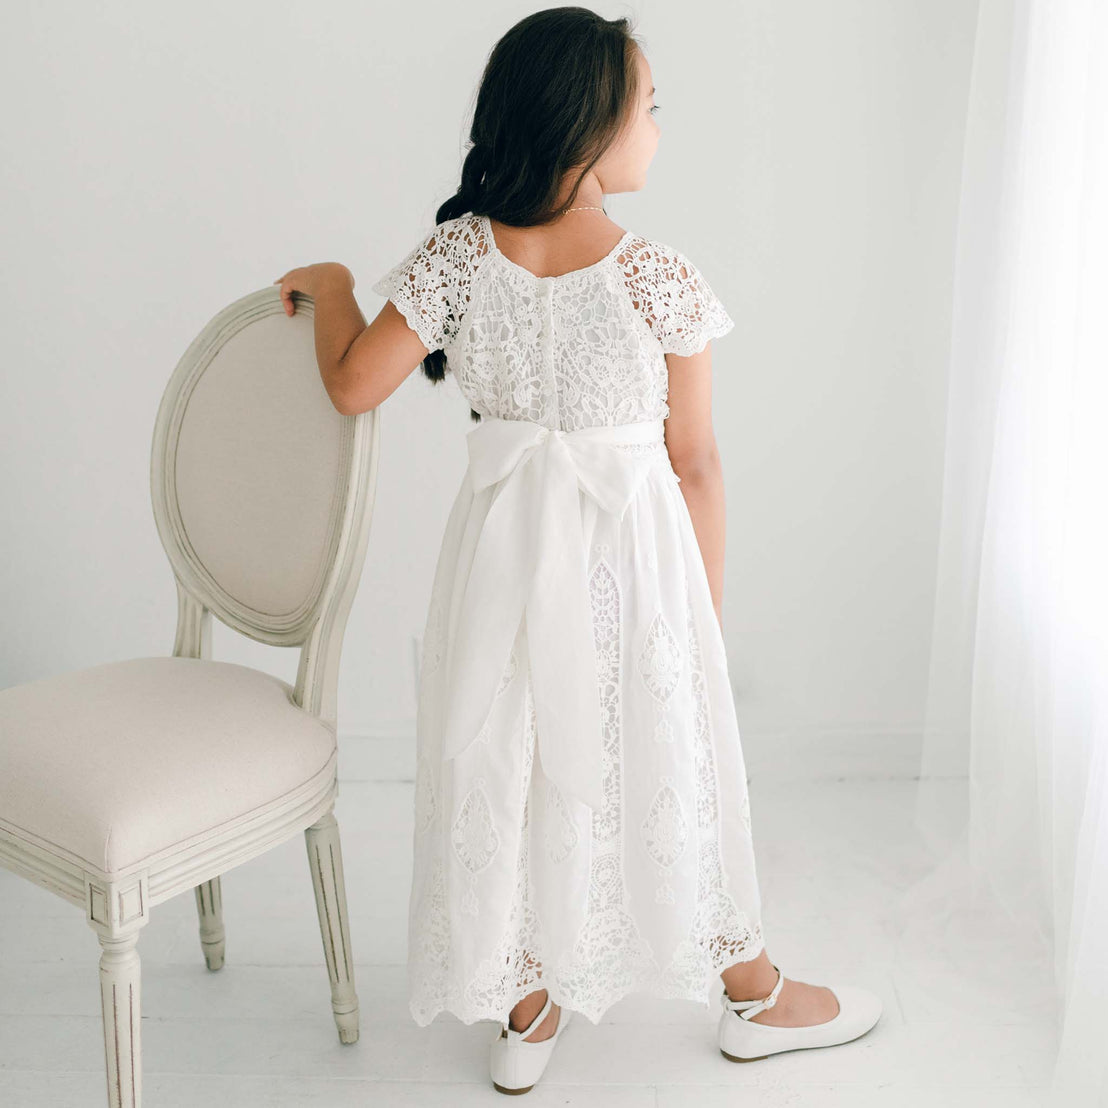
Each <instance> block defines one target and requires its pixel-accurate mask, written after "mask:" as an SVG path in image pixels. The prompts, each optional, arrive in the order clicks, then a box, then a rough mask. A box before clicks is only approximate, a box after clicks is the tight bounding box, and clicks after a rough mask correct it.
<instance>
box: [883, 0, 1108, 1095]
mask: <svg viewBox="0 0 1108 1108" xmlns="http://www.w3.org/2000/svg"><path fill="white" fill-rule="evenodd" d="M1106 582H1108V4H1106V3H1104V0H981V4H980V14H979V22H978V29H977V39H976V46H975V56H974V72H973V80H972V87H971V98H970V107H969V116H968V120H967V131H966V147H965V165H964V176H963V182H962V199H961V209H960V214H959V227H958V249H957V274H956V280H955V313H954V333H953V345H952V350H951V359H950V387H949V400H948V425H947V442H946V464H945V477H944V487H943V511H942V532H941V538H940V551H939V564H938V574H937V592H936V600H935V619H934V639H933V647H932V660H931V674H930V686H929V697H928V712H927V725H926V730H925V735H924V741H923V750H922V762H921V767H920V773H921V779H920V786H919V793H918V805H917V811H916V818H917V825H918V827H919V828H920V830H921V831H922V832H923V833H924V836H925V839H926V841H927V843H928V844H929V846H930V849H931V851H932V855H933V857H932V862H931V868H930V869H929V870H928V871H927V872H925V873H924V874H923V875H922V876H921V877H920V879H919V880H917V881H916V882H915V884H914V885H913V886H912V887H911V888H910V889H909V891H908V894H907V895H906V896H905V898H904V900H903V901H902V903H901V904H900V911H901V916H900V923H901V931H900V946H899V954H898V958H900V959H902V972H908V971H907V970H905V969H904V967H915V969H914V970H911V971H910V972H917V978H918V980H916V981H915V982H913V983H912V984H913V985H914V986H915V987H917V988H918V989H919V990H920V993H921V995H926V996H928V997H930V998H933V999H934V1001H935V1009H936V1013H937V1015H938V1018H941V1013H942V1011H943V1010H944V1006H945V1010H946V1011H948V1012H949V1013H950V1014H951V1016H952V1017H956V1018H959V1019H961V1018H963V1017H967V1016H968V1018H970V1019H971V1020H972V1019H975V1018H979V1019H981V1020H982V1021H986V1022H990V1023H994V1024H995V1023H997V1022H1012V1023H1019V1022H1024V1021H1026V1022H1027V1023H1028V1024H1030V1023H1031V1022H1032V1021H1035V1020H1039V1019H1041V1018H1042V1016H1043V1015H1044V1013H1045V1014H1046V1015H1047V1017H1048V1020H1047V1026H1048V1028H1049V1030H1050V1031H1051V1032H1052V1038H1051V1041H1050V1043H1049V1046H1050V1048H1051V1049H1052V1050H1055V1051H1056V1054H1055V1055H1054V1057H1055V1058H1056V1062H1055V1064H1054V1070H1053V1075H1051V1074H1050V1073H1047V1074H1045V1075H1043V1074H1040V1073H1031V1072H1029V1073H1027V1074H1026V1075H1023V1076H1024V1077H1025V1079H1026V1080H1028V1081H1036V1080H1044V1081H1046V1082H1048V1083H1050V1084H1051V1089H1052V1095H1051V1097H1050V1103H1051V1104H1052V1105H1054V1104H1057V1105H1059V1106H1060V1105H1062V1104H1065V1105H1066V1106H1067V1108H1085V1106H1089V1105H1108V764H1106V763H1108V583H1106ZM920 967H923V968H922V969H920ZM998 1005H1000V1007H998ZM1051 1014H1053V1015H1054V1016H1055V1020H1054V1026H1053V1027H1051V1026H1050V1020H1049V1017H1050V1016H1051ZM1018 1076H1019V1075H1017V1077H1018Z"/></svg>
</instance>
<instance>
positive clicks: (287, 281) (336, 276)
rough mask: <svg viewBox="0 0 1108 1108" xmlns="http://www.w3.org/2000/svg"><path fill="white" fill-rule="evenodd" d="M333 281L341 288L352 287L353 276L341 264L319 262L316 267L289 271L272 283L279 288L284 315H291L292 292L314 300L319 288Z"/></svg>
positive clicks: (293, 309)
mask: <svg viewBox="0 0 1108 1108" xmlns="http://www.w3.org/2000/svg"><path fill="white" fill-rule="evenodd" d="M335 281H337V282H339V283H340V284H342V285H343V287H347V288H351V289H353V287H354V275H353V274H352V273H351V272H350V270H349V269H347V268H346V266H344V265H343V264H342V263H341V262H320V263H318V264H317V265H305V266H301V267H300V268H299V269H290V270H289V271H288V273H286V274H285V275H284V277H278V278H277V280H276V281H274V282H273V283H274V284H275V285H280V286H281V302H282V303H283V304H284V306H285V315H292V314H293V312H294V311H295V310H296V309H295V308H294V307H293V304H292V294H293V293H294V292H302V293H304V295H305V296H310V297H311V298H312V299H313V300H314V299H316V297H317V296H318V295H319V290H320V289H321V288H323V287H324V286H326V285H328V284H330V283H332V282H335Z"/></svg>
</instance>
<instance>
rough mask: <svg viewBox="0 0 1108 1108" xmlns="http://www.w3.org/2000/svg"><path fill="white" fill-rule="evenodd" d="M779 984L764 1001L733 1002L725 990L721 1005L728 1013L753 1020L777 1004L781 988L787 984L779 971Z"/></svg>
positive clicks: (722, 994) (721, 996) (721, 995)
mask: <svg viewBox="0 0 1108 1108" xmlns="http://www.w3.org/2000/svg"><path fill="white" fill-rule="evenodd" d="M773 968H774V969H775V970H777V984H776V985H774V986H773V992H771V993H770V994H769V996H767V997H764V998H763V999H762V1000H732V999H731V998H730V997H729V996H728V995H727V990H726V989H724V990H723V992H722V993H721V994H720V998H719V999H720V1003H721V1004H722V1005H723V1007H724V1009H725V1010H726V1011H728V1012H737V1013H738V1014H739V1016H740V1017H742V1019H744V1020H749V1019H752V1018H753V1017H754V1016H756V1015H757V1014H758V1013H759V1012H762V1011H764V1010H765V1009H766V1008H772V1007H773V1006H774V1005H775V1004H776V1003H777V996H778V994H779V993H780V992H781V986H782V985H784V984H785V975H784V974H783V973H782V972H781V971H780V970H779V969H777V967H776V966H774V967H773Z"/></svg>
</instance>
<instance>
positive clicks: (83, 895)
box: [0, 287, 380, 1108]
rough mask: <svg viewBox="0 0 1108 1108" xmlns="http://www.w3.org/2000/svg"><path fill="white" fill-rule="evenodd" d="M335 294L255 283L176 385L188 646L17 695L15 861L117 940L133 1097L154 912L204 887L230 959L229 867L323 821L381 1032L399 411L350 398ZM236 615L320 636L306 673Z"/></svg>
mask: <svg viewBox="0 0 1108 1108" xmlns="http://www.w3.org/2000/svg"><path fill="white" fill-rule="evenodd" d="M312 308H313V305H312V301H311V299H310V298H309V297H304V296H297V297H296V309H297V310H296V313H295V314H294V315H293V316H291V317H290V316H287V315H286V314H285V312H284V310H283V308H282V305H281V300H280V296H279V294H278V291H277V289H276V288H275V287H274V288H270V289H265V290H262V291H260V292H256V293H253V294H251V295H249V296H246V297H244V298H243V299H241V300H239V301H237V302H236V303H234V304H231V305H230V306H228V307H227V308H225V309H224V310H223V311H222V312H220V313H219V314H218V315H217V316H216V317H215V318H214V319H213V320H212V321H211V322H210V323H209V324H208V325H207V326H206V327H205V328H204V329H203V331H202V332H201V333H200V334H199V335H198V336H197V338H196V339H195V341H194V342H193V343H192V345H191V346H190V347H189V348H188V350H187V351H186V353H185V355H184V357H183V358H182V359H181V361H180V362H179V364H178V365H177V368H176V370H175V371H174V373H173V375H172V377H171V379H170V381H169V385H168V388H167V389H166V391H165V394H164V396H163V399H162V402H161V406H160V409H159V411H158V416H157V424H156V427H155V430H154V439H153V451H152V459H151V486H152V488H151V491H152V497H153V507H154V518H155V521H156V524H157V529H158V534H159V535H160V536H161V541H162V544H163V546H164V547H165V551H166V554H167V555H168V557H169V564H170V567H171V568H172V571H173V577H174V580H175V583H176V589H177V628H176V637H175V639H174V641H173V649H172V652H171V653H170V654H169V655H167V656H164V657H163V656H157V657H148V658H146V657H144V658H132V659H127V660H123V661H113V662H107V663H105V664H102V665H96V666H93V667H91V668H88V669H83V670H79V671H76V672H71V673H63V674H61V675H58V676H49V677H46V678H43V679H40V680H36V681H32V682H30V683H27V684H21V685H16V686H14V687H11V688H8V689H5V690H3V691H0V864H2V865H4V866H5V867H7V868H8V869H10V870H12V871H13V872H14V873H17V874H20V875H22V876H23V877H26V878H28V879H29V880H31V881H34V882H37V883H38V884H39V885H41V886H43V887H44V888H46V889H49V890H50V891H51V892H54V893H56V894H57V895H58V896H60V897H63V898H64V899H66V900H68V901H71V902H72V903H73V904H74V905H76V906H77V907H79V908H81V909H82V910H83V911H84V913H85V918H86V919H87V921H88V923H89V925H90V926H91V927H92V928H93V930H94V931H95V932H96V934H97V936H98V937H99V940H100V945H101V948H102V950H101V955H100V989H101V998H102V1008H103V1017H104V1044H105V1063H106V1073H107V1087H108V1103H109V1105H111V1106H112V1108H137V1106H138V1105H139V1104H140V1101H141V1096H142V1057H141V1040H140V1019H139V1012H140V969H139V953H138V938H139V934H140V932H141V931H142V928H143V926H144V925H145V924H146V922H147V921H148V920H149V919H150V913H151V912H152V911H154V909H155V908H156V907H157V905H159V904H161V903H162V902H163V901H165V900H168V899H169V898H170V897H173V896H177V895H178V894H180V893H183V892H186V891H188V890H192V894H193V895H194V896H195V898H196V909H197V915H198V930H199V946H200V950H199V951H198V952H197V954H198V956H199V955H200V953H201V952H202V953H203V957H204V959H205V961H206V963H207V966H208V969H209V970H212V971H215V970H218V969H219V968H220V967H221V966H222V965H223V958H224V928H223V920H222V912H221V880H222V875H223V874H225V873H227V872H228V871H230V870H233V869H234V867H235V866H237V865H239V864H240V863H242V862H245V861H247V860H249V859H251V858H254V857H256V856H258V855H260V854H262V853H263V852H265V851H267V850H270V849H271V848H272V847H275V846H277V845H279V844H280V843H282V842H284V841H285V840H287V839H289V838H290V837H292V836H294V835H298V834H300V833H303V835H304V838H305V842H306V844H307V852H308V862H309V870H310V873H311V880H312V886H313V888H314V890H315V900H316V907H317V909H318V914H319V926H320V931H321V934H322V939H323V955H324V960H325V962H326V965H327V971H328V974H329V975H330V984H331V1007H332V1011H333V1013H334V1018H335V1022H336V1023H337V1025H338V1033H339V1038H340V1040H341V1041H342V1042H344V1043H353V1042H355V1041H357V1038H358V998H357V994H356V993H355V989H354V955H353V950H352V948H351V942H350V931H349V925H348V917H347V907H346V892H345V887H344V883H343V867H342V850H341V847H340V843H339V829H338V825H337V823H336V822H335V816H334V813H333V808H334V804H335V799H336V797H337V795H338V782H337V757H338V750H337V743H336V725H337V712H336V700H337V682H338V673H339V654H340V651H341V647H342V638H343V632H344V628H345V625H346V618H347V614H348V612H349V610H350V606H351V603H352V601H353V598H354V594H355V591H356V589H357V585H358V579H359V575H360V573H361V568H362V563H363V560H364V556H365V549H366V542H367V539H368V535H369V524H370V515H371V506H372V502H373V496H374V490H375V484H376V473H377V455H378V446H379V418H380V417H379V414H378V412H376V411H372V412H366V413H363V414H361V415H358V416H343V415H341V414H340V413H339V412H337V411H336V410H335V408H334V407H333V406H332V404H331V402H330V400H329V399H328V397H327V394H326V392H325V390H324V388H323V385H322V382H321V380H320V376H319V371H318V369H317V366H316V360H315V346H314V334H313V327H314V323H313V312H312ZM119 555H120V570H119V572H120V573H121V574H125V573H126V569H125V564H126V559H127V556H128V555H127V552H126V551H125V550H121V551H120V552H119ZM213 615H214V616H215V617H216V618H218V619H220V620H222V622H223V623H225V624H226V625H227V626H228V627H231V628H234V629H235V630H236V631H239V632H241V633H242V634H244V635H247V636H248V637H250V638H251V639H254V640H256V641H258V642H261V643H267V644H270V645H273V646H287V647H295V648H297V649H298V651H299V665H298V670H297V674H296V684H295V685H290V684H288V683H287V682H285V681H282V680H279V679H278V678H276V677H273V676H270V675H269V674H268V673H264V672H262V671H260V670H257V669H254V668H253V667H250V666H243V665H237V664H233V663H230V662H220V661H213V660H212V659H211V657H210V646H211V618H212V616H213ZM11 630H12V629H11V628H9V631H11ZM59 633H62V632H61V629H59ZM274 895H275V896H276V895H278V894H277V892H276V890H275V891H274ZM281 895H285V894H284V893H283V892H282V893H281ZM233 941H234V940H233V938H232V951H233V949H234V946H233ZM9 953H11V952H9ZM213 1033H214V1032H213ZM61 1061H62V1060H61V1059H59V1064H60V1063H61ZM0 1099H2V1097H0Z"/></svg>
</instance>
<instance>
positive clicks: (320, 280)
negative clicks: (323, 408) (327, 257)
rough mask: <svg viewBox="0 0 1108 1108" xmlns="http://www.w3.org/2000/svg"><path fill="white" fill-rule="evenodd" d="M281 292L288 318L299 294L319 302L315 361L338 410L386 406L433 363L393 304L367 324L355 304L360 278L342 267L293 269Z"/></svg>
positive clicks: (352, 411)
mask: <svg viewBox="0 0 1108 1108" xmlns="http://www.w3.org/2000/svg"><path fill="white" fill-rule="evenodd" d="M273 283H274V284H279V285H280V286H281V290H280V291H281V299H282V300H283V301H284V305H285V313H286V314H287V315H290V316H291V315H292V314H293V313H294V311H295V308H294V306H293V299H292V293H293V291H297V292H303V293H305V294H307V295H308V296H310V297H311V298H312V300H313V301H314V307H315V355H316V361H317V362H318V364H319V375H320V377H321V378H322V380H323V387H324V388H325V389H326V390H327V395H328V396H329V397H330V399H331V403H332V404H333V405H334V407H335V409H336V410H337V411H339V412H341V413H342V414H343V415H358V414H359V413H360V412H365V411H369V410H370V409H371V408H376V407H377V406H378V405H379V404H381V403H383V402H384V401H385V400H386V399H387V398H388V397H389V396H390V395H391V394H392V393H393V392H394V391H395V390H396V389H397V388H398V387H399V385H400V384H401V383H402V382H403V381H404V379H405V378H406V377H407V376H408V375H409V374H410V373H411V372H412V371H413V370H414V369H416V368H417V367H418V366H419V364H420V362H422V361H423V359H424V358H426V357H427V354H428V351H427V348H426V347H425V346H424V345H423V343H422V342H421V341H420V340H419V337H418V336H417V335H416V334H415V332H414V331H413V330H412V329H411V328H410V327H409V326H408V323H407V321H406V320H405V319H404V317H403V316H402V315H401V314H400V312H399V311H397V309H396V306H395V305H394V304H393V303H392V301H391V300H387V301H386V302H385V304H384V307H382V309H381V311H380V312H379V313H378V314H377V317H376V318H375V319H374V320H373V322H372V323H370V324H368V325H367V324H366V321H365V316H364V315H362V311H361V309H360V308H359V307H358V302H357V301H356V300H355V299H354V278H353V276H352V275H351V273H350V270H349V269H347V268H346V266H344V265H340V264H339V263H337V262H325V263H322V264H320V265H310V266H304V267H302V268H300V269H291V270H289V272H288V273H286V274H285V275H284V277H280V278H278V279H277V280H276V281H274V282H273Z"/></svg>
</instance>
